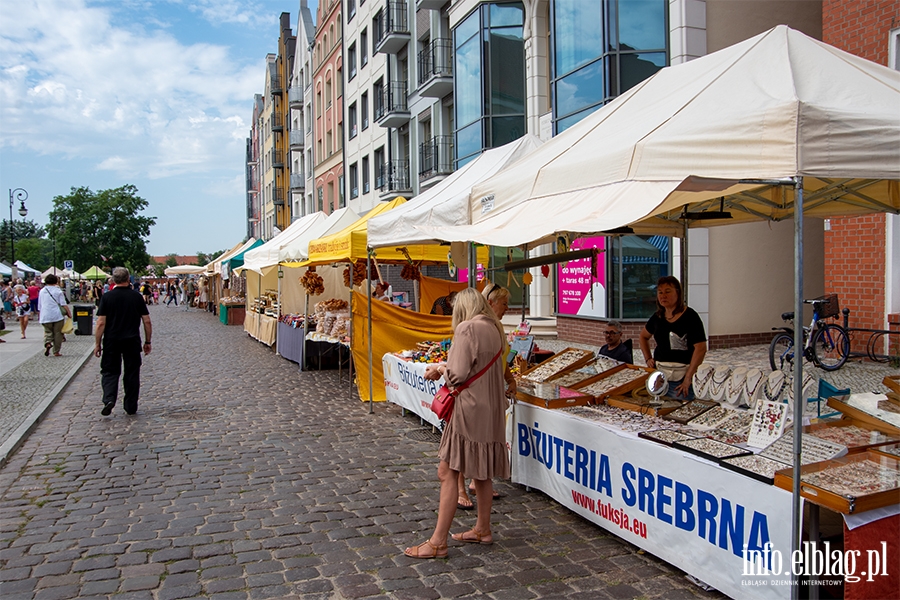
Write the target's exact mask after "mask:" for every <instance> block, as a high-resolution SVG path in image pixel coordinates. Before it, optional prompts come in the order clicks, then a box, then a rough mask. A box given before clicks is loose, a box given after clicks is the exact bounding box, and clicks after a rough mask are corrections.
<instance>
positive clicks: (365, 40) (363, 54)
mask: <svg viewBox="0 0 900 600" xmlns="http://www.w3.org/2000/svg"><path fill="white" fill-rule="evenodd" d="M368 46H369V34H368V33H367V32H366V30H365V29H363V30H362V33H360V34H359V66H360V68H362V67H364V66H366V65H367V64H368V63H369V50H368Z"/></svg>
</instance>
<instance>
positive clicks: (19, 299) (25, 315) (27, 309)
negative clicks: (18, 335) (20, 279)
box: [13, 283, 31, 340]
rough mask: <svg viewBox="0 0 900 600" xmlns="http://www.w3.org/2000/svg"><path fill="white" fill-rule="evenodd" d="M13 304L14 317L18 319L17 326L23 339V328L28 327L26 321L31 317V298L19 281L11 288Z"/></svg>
mask: <svg viewBox="0 0 900 600" xmlns="http://www.w3.org/2000/svg"><path fill="white" fill-rule="evenodd" d="M13 306H14V307H15V309H16V318H17V319H18V320H19V327H20V328H21V329H22V339H23V340H24V339H25V329H26V328H27V327H28V321H29V319H31V299H30V298H29V297H28V289H27V288H26V287H25V286H24V285H22V284H21V283H19V284H17V285H16V287H15V288H14V290H13Z"/></svg>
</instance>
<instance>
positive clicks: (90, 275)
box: [82, 265, 112, 280]
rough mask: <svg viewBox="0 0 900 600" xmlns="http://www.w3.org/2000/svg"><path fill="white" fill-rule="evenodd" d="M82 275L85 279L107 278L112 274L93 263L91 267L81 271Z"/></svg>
mask: <svg viewBox="0 0 900 600" xmlns="http://www.w3.org/2000/svg"><path fill="white" fill-rule="evenodd" d="M82 275H83V276H84V278H85V279H93V280H97V279H109V278H110V277H112V275H110V274H109V273H107V272H106V271H104V270H103V269H101V268H100V267H98V266H97V265H94V266H93V267H91V268H90V269H88V270H87V271H85V272H84V273H82Z"/></svg>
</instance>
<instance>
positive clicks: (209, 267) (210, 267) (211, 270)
mask: <svg viewBox="0 0 900 600" xmlns="http://www.w3.org/2000/svg"><path fill="white" fill-rule="evenodd" d="M250 239H254V238H250ZM247 241H250V240H247ZM246 243H247V242H238V243H237V244H235V245H234V246H232V247H231V250H226V251H225V252H223V253H222V254H220V255H218V256H217V257H215V258H214V259H212V260H211V261H209V262H208V263H206V266H205V268H206V272H207V273H208V274H210V275H214V274H217V273H218V272H219V263H221V262H222V261H223V260H224V259H225V258H227V257H229V256H231V255H233V254H234V253H235V252H237V251H238V249H239V248H240V247H241V246H243V245H244V244H246Z"/></svg>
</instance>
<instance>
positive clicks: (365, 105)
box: [359, 92, 369, 129]
mask: <svg viewBox="0 0 900 600" xmlns="http://www.w3.org/2000/svg"><path fill="white" fill-rule="evenodd" d="M359 106H360V120H361V121H362V128H363V129H368V128H369V92H363V93H362V95H360V97H359Z"/></svg>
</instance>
